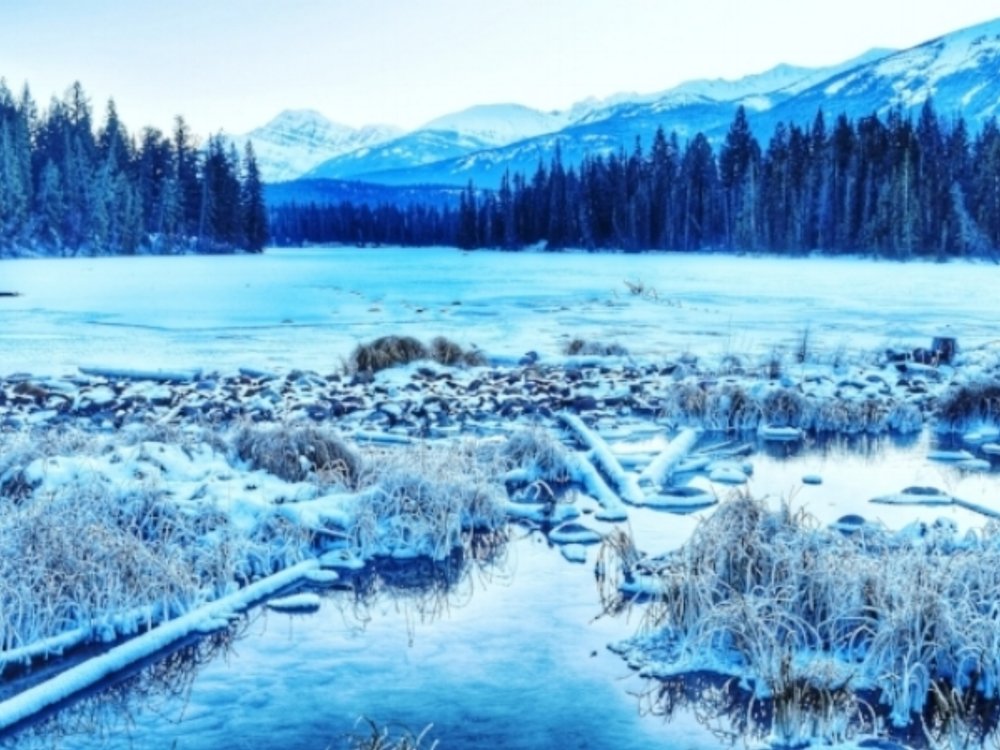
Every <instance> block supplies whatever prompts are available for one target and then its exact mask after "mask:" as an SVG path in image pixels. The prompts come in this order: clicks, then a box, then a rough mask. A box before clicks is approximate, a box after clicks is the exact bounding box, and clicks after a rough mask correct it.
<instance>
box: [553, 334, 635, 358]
mask: <svg viewBox="0 0 1000 750" xmlns="http://www.w3.org/2000/svg"><path fill="white" fill-rule="evenodd" d="M564 351H565V352H566V354H568V355H569V356H571V357H575V356H584V357H627V356H628V349H626V348H625V347H624V346H622V345H621V344H619V343H618V342H615V341H612V342H604V341H587V340H585V339H580V338H575V339H573V340H571V341H570V342H569V343H568V344H566V346H565V348H564Z"/></svg>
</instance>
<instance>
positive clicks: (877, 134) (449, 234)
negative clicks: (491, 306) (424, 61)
mask: <svg viewBox="0 0 1000 750" xmlns="http://www.w3.org/2000/svg"><path fill="white" fill-rule="evenodd" d="M270 218H271V226H272V234H273V238H274V240H275V241H276V242H278V243H279V244H299V243H303V242H344V243H365V244H368V243H379V244H401V245H426V244H447V245H457V246H459V247H463V248H478V247H497V248H505V249H518V248H523V247H527V246H537V245H539V244H543V245H544V246H545V247H547V248H549V249H559V248H565V247H580V248H587V249H624V250H632V251H639V250H644V249H665V250H698V249H706V248H711V249H714V248H719V249H729V250H750V251H754V250H759V251H778V252H795V253H800V252H808V251H814V250H816V251H823V252H830V253H843V252H849V253H865V254H877V255H879V256H885V257H892V258H908V257H916V256H928V257H939V258H946V257H956V256H971V255H986V254H992V253H993V252H994V251H995V250H996V249H997V247H998V246H1000V130H998V127H997V124H996V121H995V120H990V121H988V122H987V123H986V124H985V126H984V127H983V128H982V130H981V131H980V132H979V133H978V134H977V135H976V136H975V137H972V136H970V134H969V131H968V128H967V126H966V124H965V122H964V120H962V119H960V118H959V119H956V120H954V121H951V122H946V121H945V120H943V119H942V118H941V117H939V116H938V114H937V113H936V112H935V110H934V107H933V104H932V103H931V102H930V101H928V102H927V103H925V105H924V106H923V108H922V109H921V111H920V112H919V114H918V116H917V118H916V120H915V121H914V119H913V117H912V116H910V115H908V114H905V113H903V112H902V111H901V110H899V109H894V110H891V111H890V112H888V114H886V115H885V116H884V117H880V116H878V115H874V114H873V115H871V116H868V117H863V118H860V119H858V120H856V121H855V120H852V119H850V118H848V117H847V116H846V115H841V116H839V117H837V118H836V120H835V121H834V123H833V124H832V126H830V125H828V124H827V122H826V119H825V117H824V115H823V113H822V111H821V112H819V113H818V114H817V115H816V117H815V119H814V120H813V122H812V123H811V124H810V125H808V126H805V127H802V126H799V125H795V124H791V125H786V124H779V125H778V126H777V127H776V128H775V131H774V133H773V135H772V136H771V138H770V141H769V142H768V144H767V147H766V148H762V147H761V145H760V143H759V142H758V140H757V138H756V137H755V136H754V135H753V133H752V131H751V129H750V126H749V123H748V121H747V115H746V112H745V111H744V109H743V108H742V107H740V108H739V110H738V111H737V113H736V115H735V118H734V120H733V122H732V124H731V126H730V128H729V131H728V133H727V134H726V136H725V138H724V140H723V142H722V143H721V144H720V145H719V146H718V148H715V147H713V145H712V144H711V143H710V142H709V140H708V139H707V138H706V137H705V136H704V135H703V134H698V135H696V136H695V137H694V138H692V139H691V140H690V141H688V142H687V143H686V144H684V146H683V147H682V146H681V144H680V143H679V140H678V138H677V136H676V134H671V135H669V136H668V135H666V134H664V132H663V131H662V129H661V130H659V131H658V132H657V133H656V135H655V137H654V139H653V143H652V145H651V147H650V148H649V149H648V151H646V150H644V149H643V148H642V145H641V143H640V142H639V140H638V139H637V140H636V143H635V147H634V148H633V149H632V151H631V152H630V153H629V152H626V151H624V150H622V151H619V152H618V153H612V154H610V155H593V156H590V157H588V158H586V159H584V161H583V162H582V163H581V164H580V165H579V166H578V167H566V166H564V165H563V163H562V160H561V157H560V154H559V152H558V150H557V151H556V154H555V156H554V158H553V159H552V161H551V162H550V164H549V165H548V166H545V165H543V164H541V163H540V164H539V166H538V168H537V170H536V171H535V172H534V174H532V175H530V176H526V175H523V174H514V175H510V174H505V175H504V177H503V179H502V181H501V184H500V186H499V189H497V190H490V191H485V190H476V189H475V188H474V187H473V186H472V185H471V184H470V185H469V186H468V187H467V188H466V189H465V190H464V191H463V192H462V194H461V198H460V201H459V202H458V205H457V206H455V207H453V208H451V207H444V208H439V207H433V206H428V205H424V206H421V205H411V206H408V207H396V206H393V205H388V204H383V205H380V206H377V207H369V206H365V205H357V204H351V203H340V204H338V205H334V206H321V205H315V204H310V205H295V204H289V205H282V206H275V207H273V208H272V209H271V212H270Z"/></svg>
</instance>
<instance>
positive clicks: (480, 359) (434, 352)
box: [430, 336, 487, 367]
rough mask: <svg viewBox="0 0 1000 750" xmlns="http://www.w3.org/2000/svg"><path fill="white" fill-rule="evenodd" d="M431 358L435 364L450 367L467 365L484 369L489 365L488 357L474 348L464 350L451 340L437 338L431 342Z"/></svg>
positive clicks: (442, 337)
mask: <svg viewBox="0 0 1000 750" xmlns="http://www.w3.org/2000/svg"><path fill="white" fill-rule="evenodd" d="M430 357H431V359H433V360H434V361H435V362H437V363H438V364H441V365H446V366H448V367H454V366H456V365H465V366H466V367H482V366H483V365H485V364H487V362H486V357H485V356H484V355H483V353H482V352H481V351H479V350H478V349H476V348H475V347H473V348H472V349H463V348H462V347H461V346H459V345H458V344H456V343H455V342H454V341H452V340H451V339H447V338H445V337H444V336H437V337H436V338H434V339H432V340H431V345H430Z"/></svg>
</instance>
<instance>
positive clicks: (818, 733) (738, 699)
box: [635, 672, 1000, 750]
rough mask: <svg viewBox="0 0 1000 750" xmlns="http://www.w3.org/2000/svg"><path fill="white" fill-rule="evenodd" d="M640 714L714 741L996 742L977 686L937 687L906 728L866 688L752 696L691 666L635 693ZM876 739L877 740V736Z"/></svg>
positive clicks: (999, 706)
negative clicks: (692, 728)
mask: <svg viewBox="0 0 1000 750" xmlns="http://www.w3.org/2000/svg"><path fill="white" fill-rule="evenodd" d="M635 695H636V699H637V701H638V705H639V710H640V712H641V713H642V714H643V715H647V716H656V717H660V718H662V719H663V720H664V721H666V722H671V721H674V720H675V719H677V718H682V719H687V718H689V717H692V716H693V717H694V718H695V720H696V721H697V722H698V723H699V724H700V725H701V726H702V727H704V728H705V729H706V730H708V731H709V732H711V733H712V735H713V736H714V737H715V738H716V739H717V740H718V741H719V743H720V744H724V745H728V746H735V745H737V744H740V745H745V744H747V743H755V742H766V743H769V744H770V745H771V746H773V747H804V746H806V744H809V739H810V738H812V739H813V742H814V743H817V744H823V743H824V742H825V743H831V742H833V743H838V742H846V741H851V740H859V739H860V738H868V741H867V743H866V744H864V745H863V746H868V747H886V748H891V747H902V746H905V747H907V748H914V750H923V749H924V748H967V749H968V750H974V749H976V748H986V747H990V748H997V747H1000V703H998V702H997V701H994V700H990V701H987V700H984V699H983V697H982V695H981V694H979V693H978V692H977V691H975V690H969V691H966V692H965V693H963V694H959V693H958V692H957V691H952V692H949V691H947V690H943V689H942V690H940V691H936V692H935V693H934V694H933V695H932V696H930V697H929V699H928V702H927V705H926V707H925V709H924V711H923V713H922V714H920V715H915V716H914V717H913V721H912V722H911V723H910V724H909V725H908V726H906V727H902V728H900V727H894V726H893V725H892V724H891V723H890V722H889V711H888V708H887V707H886V706H884V705H882V704H880V702H879V700H878V696H877V695H875V694H874V693H871V692H860V693H857V694H854V693H850V692H848V691H846V690H842V691H820V690H817V689H816V688H814V687H810V686H806V685H799V686H793V687H791V688H790V689H789V691H787V694H786V695H784V696H777V697H776V698H764V699H762V698H756V697H754V695H753V692H752V691H751V690H749V689H747V686H746V685H745V684H744V683H743V682H741V681H740V680H738V679H736V678H732V677H726V676H723V675H718V674H715V673H712V672H692V673H688V674H684V675H678V676H673V677H669V678H657V679H650V680H648V681H647V689H646V690H644V691H642V692H639V693H636V694H635ZM876 738H877V739H876Z"/></svg>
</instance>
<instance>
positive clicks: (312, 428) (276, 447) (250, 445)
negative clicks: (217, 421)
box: [233, 424, 361, 488]
mask: <svg viewBox="0 0 1000 750" xmlns="http://www.w3.org/2000/svg"><path fill="white" fill-rule="evenodd" d="M233 442H234V447H235V450H236V454H237V456H239V458H240V459H241V460H243V461H246V462H248V463H249V465H250V466H251V468H253V469H261V470H263V471H266V472H268V473H269V474H274V475H275V476H277V477H280V478H281V479H284V480H285V481H288V482H302V481H305V480H306V479H310V478H311V479H314V480H316V481H318V482H320V483H322V484H335V485H341V486H344V487H348V488H353V487H355V486H356V485H357V483H358V474H359V472H360V470H361V461H360V459H359V457H358V455H357V453H356V452H355V451H354V450H353V449H352V448H350V447H348V445H347V444H346V443H345V442H344V441H343V440H342V439H341V438H340V437H339V436H337V435H336V434H335V433H334V432H333V431H332V430H330V429H328V428H323V427H320V426H317V425H313V424H280V425H256V424H247V425H244V426H243V427H241V428H240V429H239V430H238V431H237V433H236V436H235V438H234V441H233Z"/></svg>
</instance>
